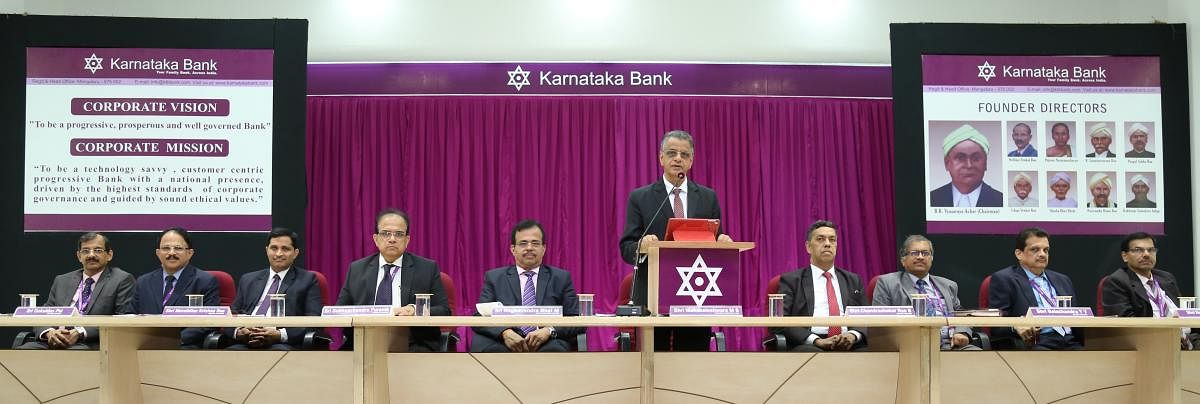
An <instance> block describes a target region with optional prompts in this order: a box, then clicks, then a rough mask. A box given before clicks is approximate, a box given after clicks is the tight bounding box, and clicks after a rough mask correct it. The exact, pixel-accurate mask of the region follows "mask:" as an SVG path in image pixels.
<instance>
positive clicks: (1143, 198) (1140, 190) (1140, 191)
mask: <svg viewBox="0 0 1200 404" xmlns="http://www.w3.org/2000/svg"><path fill="white" fill-rule="evenodd" d="M1129 182H1130V183H1132V184H1133V185H1131V186H1130V187H1129V190H1130V191H1132V192H1133V199H1132V200H1130V201H1129V202H1127V203H1126V204H1125V207H1127V208H1140V209H1153V208H1157V207H1158V203H1157V202H1154V201H1152V200H1150V197H1149V195H1150V180H1149V179H1147V178H1146V176H1144V175H1141V174H1137V175H1134V176H1133V177H1131V178H1129Z"/></svg>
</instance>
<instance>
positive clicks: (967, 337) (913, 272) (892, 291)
mask: <svg viewBox="0 0 1200 404" xmlns="http://www.w3.org/2000/svg"><path fill="white" fill-rule="evenodd" d="M900 266H901V267H903V268H904V270H903V271H898V272H893V273H890V274H886V275H881V276H880V277H879V280H877V281H875V295H874V297H872V302H871V304H873V305H875V306H908V305H911V304H912V298H911V297H910V295H911V294H913V293H924V294H925V295H927V296H928V299H927V300H926V302H927V305H926V309H927V312H926V314H927V315H930V316H949V315H951V313H952V312H953V311H954V310H961V309H962V302H960V301H959V300H958V283H956V282H954V281H952V280H949V279H946V278H943V277H940V276H937V275H933V274H930V273H929V269H930V268H931V267H932V266H933V243H932V242H930V241H929V239H927V238H925V236H922V235H919V234H917V235H911V236H908V238H906V239H904V246H903V247H900ZM970 342H971V327H942V349H945V350H949V349H954V350H978V349H979V347H977V346H974V345H971V344H970Z"/></svg>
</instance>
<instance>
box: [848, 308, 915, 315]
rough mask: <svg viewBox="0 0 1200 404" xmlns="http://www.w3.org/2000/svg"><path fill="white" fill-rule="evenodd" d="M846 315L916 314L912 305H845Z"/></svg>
mask: <svg viewBox="0 0 1200 404" xmlns="http://www.w3.org/2000/svg"><path fill="white" fill-rule="evenodd" d="M846 315H847V316H908V317H912V316H914V315H916V312H914V311H913V308H912V306H846Z"/></svg>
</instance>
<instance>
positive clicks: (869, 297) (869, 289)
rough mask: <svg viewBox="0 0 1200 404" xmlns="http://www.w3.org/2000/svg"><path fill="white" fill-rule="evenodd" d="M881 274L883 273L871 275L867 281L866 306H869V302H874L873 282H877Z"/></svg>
mask: <svg viewBox="0 0 1200 404" xmlns="http://www.w3.org/2000/svg"><path fill="white" fill-rule="evenodd" d="M881 276H883V275H875V276H873V277H871V280H870V281H867V305H868V306H870V305H871V303H873V302H875V283H876V282H879V277H881Z"/></svg>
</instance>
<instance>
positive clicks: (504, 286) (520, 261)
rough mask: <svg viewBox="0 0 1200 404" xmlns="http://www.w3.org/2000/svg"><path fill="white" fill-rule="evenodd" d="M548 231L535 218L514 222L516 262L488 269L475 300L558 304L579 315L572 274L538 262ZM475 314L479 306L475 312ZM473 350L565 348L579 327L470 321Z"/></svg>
mask: <svg viewBox="0 0 1200 404" xmlns="http://www.w3.org/2000/svg"><path fill="white" fill-rule="evenodd" d="M545 235H546V233H545V231H544V230H543V229H542V225H541V224H540V223H538V222H536V221H533V220H524V221H521V222H520V223H517V225H516V226H514V227H513V230H512V245H511V246H510V247H509V248H510V250H511V251H512V255H513V258H515V259H516V265H509V266H506V267H500V268H496V269H492V270H489V271H487V273H485V274H484V275H483V291H482V292H481V293H480V294H479V303H491V302H500V303H501V304H504V305H505V306H562V308H563V316H578V315H579V296H576V295H575V286H574V284H573V283H572V282H571V274H570V273H569V272H567V271H566V270H563V269H561V268H555V267H552V266H549V265H544V264H543V263H542V257H543V256H544V255H545V254H546V236H545ZM475 314H476V315H479V313H478V312H476V313H475ZM472 330H474V332H475V336H474V338H472V339H471V352H566V351H568V350H570V348H571V343H570V341H571V340H572V339H573V338H575V336H576V335H578V334H579V333H580V332H582V331H583V329H581V328H575V327H561V328H557V329H556V328H555V327H533V326H522V327H474V328H472Z"/></svg>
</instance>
